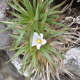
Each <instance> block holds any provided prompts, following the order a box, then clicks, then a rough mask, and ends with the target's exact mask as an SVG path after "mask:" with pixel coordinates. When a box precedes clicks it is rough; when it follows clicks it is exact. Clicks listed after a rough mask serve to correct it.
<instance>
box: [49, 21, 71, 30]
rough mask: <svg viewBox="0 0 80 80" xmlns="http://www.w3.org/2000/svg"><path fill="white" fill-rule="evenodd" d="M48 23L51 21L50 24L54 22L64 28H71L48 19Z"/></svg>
mask: <svg viewBox="0 0 80 80" xmlns="http://www.w3.org/2000/svg"><path fill="white" fill-rule="evenodd" d="M48 23H51V24H56V25H59V26H62V27H65V28H68V29H71V28H69V27H68V26H66V25H64V24H62V23H57V22H54V21H48Z"/></svg>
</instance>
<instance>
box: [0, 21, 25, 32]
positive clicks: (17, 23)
mask: <svg viewBox="0 0 80 80" xmlns="http://www.w3.org/2000/svg"><path fill="white" fill-rule="evenodd" d="M23 22H26V20H22V21H19V22H16V23H13V24H12V25H10V26H8V27H7V28H5V29H3V30H2V31H1V32H0V33H2V32H4V31H6V30H8V29H10V28H12V27H14V26H15V25H19V24H21V23H23Z"/></svg>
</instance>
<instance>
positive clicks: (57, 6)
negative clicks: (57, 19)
mask: <svg viewBox="0 0 80 80" xmlns="http://www.w3.org/2000/svg"><path fill="white" fill-rule="evenodd" d="M65 3H66V2H65V1H64V2H62V3H61V4H58V5H56V6H54V7H52V8H51V9H50V10H49V11H48V12H51V11H53V10H55V9H57V8H59V7H60V6H62V5H63V4H65Z"/></svg>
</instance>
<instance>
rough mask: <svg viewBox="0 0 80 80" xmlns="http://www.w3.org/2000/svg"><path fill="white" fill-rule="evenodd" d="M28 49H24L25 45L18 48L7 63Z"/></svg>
mask: <svg viewBox="0 0 80 80" xmlns="http://www.w3.org/2000/svg"><path fill="white" fill-rule="evenodd" d="M27 50H28V49H26V48H25V47H22V48H21V49H19V50H18V51H17V52H16V54H15V55H14V57H13V58H11V59H10V60H9V61H8V62H7V63H9V62H10V61H12V60H13V59H14V58H16V57H17V56H18V55H20V54H22V53H23V52H25V51H27Z"/></svg>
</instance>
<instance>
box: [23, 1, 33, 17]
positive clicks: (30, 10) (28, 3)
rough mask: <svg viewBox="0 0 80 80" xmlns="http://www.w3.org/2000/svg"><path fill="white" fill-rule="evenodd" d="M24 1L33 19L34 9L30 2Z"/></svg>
mask: <svg viewBox="0 0 80 80" xmlns="http://www.w3.org/2000/svg"><path fill="white" fill-rule="evenodd" d="M23 1H24V4H25V7H26V9H27V10H28V12H29V13H30V16H31V17H33V8H32V6H31V3H30V1H29V0H23Z"/></svg>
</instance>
